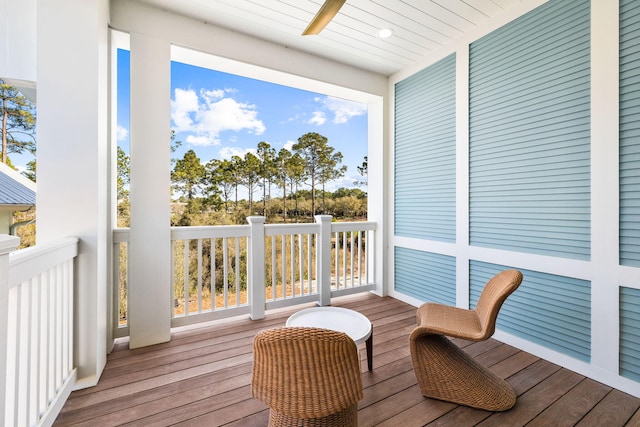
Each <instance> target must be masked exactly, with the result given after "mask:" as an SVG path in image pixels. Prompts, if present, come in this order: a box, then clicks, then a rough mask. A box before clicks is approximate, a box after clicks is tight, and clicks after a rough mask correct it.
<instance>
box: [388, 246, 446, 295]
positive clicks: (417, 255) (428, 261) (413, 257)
mask: <svg viewBox="0 0 640 427" xmlns="http://www.w3.org/2000/svg"><path fill="white" fill-rule="evenodd" d="M394 255H395V257H394V276H395V278H394V283H395V286H394V287H395V290H396V291H398V292H401V293H403V294H405V295H408V296H411V297H413V298H416V299H418V300H420V301H425V302H426V301H431V302H438V303H440V304H447V305H455V303H456V259H455V258H454V257H450V256H446V255H440V254H435V253H431V252H423V251H418V250H415V249H408V248H401V247H396V248H395V251H394Z"/></svg>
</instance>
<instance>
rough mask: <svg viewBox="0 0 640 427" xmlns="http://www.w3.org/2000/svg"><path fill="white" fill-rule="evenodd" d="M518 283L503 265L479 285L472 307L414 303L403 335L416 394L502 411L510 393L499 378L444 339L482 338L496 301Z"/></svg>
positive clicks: (512, 398)
mask: <svg viewBox="0 0 640 427" xmlns="http://www.w3.org/2000/svg"><path fill="white" fill-rule="evenodd" d="M521 282H522V273H520V272H519V271H517V270H506V271H503V272H501V273H499V274H497V275H496V276H494V277H493V278H492V279H491V280H489V282H487V284H486V285H485V287H484V289H483V291H482V294H481V295H480V298H479V300H478V304H477V305H476V308H475V309H474V310H466V309H462V308H457V307H451V306H447V305H442V304H437V303H425V304H423V305H421V306H420V308H418V311H417V320H418V326H417V327H416V328H415V329H414V330H413V332H412V333H411V336H410V338H409V342H410V347H411V361H412V363H413V370H414V371H415V373H416V377H417V379H418V384H419V385H420V390H421V391H422V394H423V395H424V396H426V397H430V398H434V399H440V400H445V401H448V402H454V403H457V404H460V405H466V406H471V407H474V408H478V409H484V410H487V411H505V410H507V409H510V408H512V407H513V405H515V403H516V394H515V392H514V391H513V389H512V388H511V386H509V384H508V383H507V382H506V381H504V380H503V379H501V378H499V377H498V376H496V375H495V374H494V373H492V372H491V371H490V370H489V369H487V368H485V367H484V366H482V365H481V364H480V363H478V362H476V361H475V360H474V359H473V358H472V357H470V356H469V355H467V354H466V353H465V352H464V351H463V350H461V349H460V348H459V347H458V346H457V345H455V344H454V343H453V342H451V341H450V340H449V339H448V338H446V337H445V336H449V337H455V338H463V339H465V340H471V341H483V340H486V339H488V338H489V337H491V336H492V335H493V333H494V332H495V326H496V318H497V317H498V311H499V310H500V307H501V306H502V303H503V302H504V301H505V300H506V299H507V297H508V296H509V295H510V294H511V293H512V292H513V291H515V290H516V289H517V288H518V286H519V285H520V283H521Z"/></svg>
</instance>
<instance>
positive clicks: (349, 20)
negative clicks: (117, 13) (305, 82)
mask: <svg viewBox="0 0 640 427" xmlns="http://www.w3.org/2000/svg"><path fill="white" fill-rule="evenodd" d="M138 1H142V2H144V3H148V4H151V5H155V6H156V7H159V8H162V9H165V10H169V11H172V12H174V13H177V14H180V15H184V16H188V17H191V18H195V19H198V20H200V21H205V22H208V23H211V24H214V25H217V26H220V27H224V28H227V29H230V30H233V31H237V32H240V33H244V34H248V35H250V36H254V37H257V38H261V39H264V40H268V41H270V42H273V43H276V44H279V45H283V46H287V47H290V48H294V49H298V50H301V51H304V52H309V53H312V54H314V55H317V56H321V57H326V58H329V59H333V60H335V61H338V62H342V63H345V64H349V65H352V66H355V67H358V68H362V69H365V70H369V71H372V72H375V73H379V74H383V75H387V76H388V75H391V74H393V73H395V72H397V71H398V70H401V69H402V68H404V67H406V66H408V65H411V64H413V63H414V62H416V61H418V60H419V59H420V58H423V57H425V56H427V55H429V54H430V53H431V52H433V51H435V50H437V49H438V48H440V47H441V46H443V45H446V44H448V43H450V42H452V41H453V40H455V39H456V38H458V37H460V36H461V35H462V34H464V33H465V32H468V31H470V30H472V29H473V28H474V27H476V26H478V25H480V24H482V23H483V22H484V21H486V20H488V19H490V18H491V17H493V16H496V15H499V14H500V13H503V12H504V11H505V10H507V9H508V8H510V7H512V6H514V5H516V4H517V3H519V2H520V0H347V2H346V3H345V5H344V6H343V7H342V9H340V12H338V15H337V16H336V17H335V18H334V19H333V21H332V22H331V23H329V25H328V26H327V27H326V28H325V29H324V30H323V31H322V32H321V33H320V34H319V35H316V36H304V37H303V36H301V33H302V31H303V30H304V28H305V27H306V26H307V24H308V23H309V21H311V19H312V18H313V16H314V15H315V14H316V12H317V11H318V9H319V8H320V6H321V5H322V3H323V2H324V0H180V1H175V0H138ZM381 28H391V29H393V31H394V34H393V36H392V37H390V38H388V39H384V40H383V39H380V38H378V36H377V35H378V30H380V29H381Z"/></svg>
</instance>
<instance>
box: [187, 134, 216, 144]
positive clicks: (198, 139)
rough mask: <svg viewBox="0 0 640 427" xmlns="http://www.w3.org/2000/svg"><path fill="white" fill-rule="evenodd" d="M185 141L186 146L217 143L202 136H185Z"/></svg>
mask: <svg viewBox="0 0 640 427" xmlns="http://www.w3.org/2000/svg"><path fill="white" fill-rule="evenodd" d="M185 141H186V142H187V144H191V145H216V144H218V143H219V142H217V141H212V140H211V138H209V137H208V136H204V135H202V136H195V135H189V136H187V139H186V140H185Z"/></svg>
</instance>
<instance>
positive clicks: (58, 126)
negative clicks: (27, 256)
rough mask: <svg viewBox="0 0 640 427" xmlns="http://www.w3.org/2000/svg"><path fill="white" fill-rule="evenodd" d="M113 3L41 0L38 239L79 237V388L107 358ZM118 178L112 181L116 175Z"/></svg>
mask: <svg viewBox="0 0 640 427" xmlns="http://www.w3.org/2000/svg"><path fill="white" fill-rule="evenodd" d="M109 3H110V2H109V0H96V1H91V2H87V1H85V0H56V1H51V0H38V1H37V29H38V31H37V37H36V39H37V61H36V62H37V79H38V85H37V86H38V96H37V109H38V122H37V139H38V184H37V186H38V194H37V207H38V233H37V236H36V237H37V239H36V240H37V244H38V245H40V244H42V243H46V242H50V241H53V240H57V239H60V238H63V237H70V236H75V237H78V238H79V239H80V243H79V246H78V257H77V261H76V265H75V272H74V278H75V285H76V286H75V289H74V328H73V329H74V364H75V365H76V366H77V367H78V383H77V387H78V388H81V387H87V386H91V385H95V384H96V383H97V382H98V378H99V376H100V374H101V373H102V370H103V368H104V365H105V364H106V359H107V351H108V350H107V327H108V325H107V303H106V301H107V293H108V291H107V259H108V250H109V247H108V237H107V234H108V230H107V225H108V212H109V210H108V206H109V201H108V200H109V199H108V194H109V191H108V185H109V182H110V176H109V168H108V164H109V155H108V146H109V144H108V142H109V141H108V135H109V128H108V105H109V103H108V87H109V67H108V59H109ZM114 182H115V178H114Z"/></svg>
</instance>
